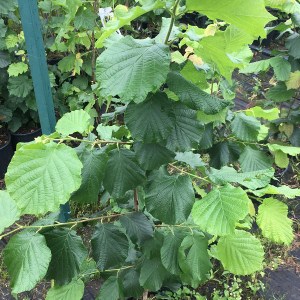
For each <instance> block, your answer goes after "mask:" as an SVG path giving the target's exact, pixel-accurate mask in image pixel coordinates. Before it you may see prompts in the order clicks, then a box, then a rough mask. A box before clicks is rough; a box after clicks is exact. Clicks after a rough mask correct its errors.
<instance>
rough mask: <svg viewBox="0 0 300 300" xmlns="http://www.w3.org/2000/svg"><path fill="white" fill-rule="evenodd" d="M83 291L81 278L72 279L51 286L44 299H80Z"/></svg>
mask: <svg viewBox="0 0 300 300" xmlns="http://www.w3.org/2000/svg"><path fill="white" fill-rule="evenodd" d="M83 293H84V283H83V281H82V280H81V279H74V280H73V281H71V282H70V283H69V284H67V285H63V286H55V287H52V288H51V289H50V290H49V291H48V293H47V296H46V300H81V299H82V297H83Z"/></svg>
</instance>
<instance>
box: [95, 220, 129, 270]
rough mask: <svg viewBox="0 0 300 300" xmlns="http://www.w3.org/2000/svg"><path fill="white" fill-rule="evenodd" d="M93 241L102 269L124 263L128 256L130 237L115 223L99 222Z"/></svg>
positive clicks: (98, 264) (97, 260)
mask: <svg viewBox="0 0 300 300" xmlns="http://www.w3.org/2000/svg"><path fill="white" fill-rule="evenodd" d="M91 243H92V253H93V257H94V259H95V261H96V263H97V266H98V268H99V269H100V271H103V270H106V269H109V268H112V267H118V266H120V265H122V264H123V263H124V261H125V259H126V258H127V256H128V248H129V243H128V239H127V237H126V235H125V234H124V233H123V232H121V231H120V230H119V228H118V227H117V226H115V225H113V224H97V225H96V229H95V232H94V234H93V236H92V240H91Z"/></svg>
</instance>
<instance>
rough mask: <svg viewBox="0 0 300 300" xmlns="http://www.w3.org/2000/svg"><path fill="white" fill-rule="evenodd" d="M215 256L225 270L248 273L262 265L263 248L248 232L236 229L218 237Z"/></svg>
mask: <svg viewBox="0 0 300 300" xmlns="http://www.w3.org/2000/svg"><path fill="white" fill-rule="evenodd" d="M216 252H217V258H218V259H219V260H220V261H221V263H222V265H223V267H224V269H225V270H228V271H229V272H231V273H233V274H235V275H249V274H252V273H254V272H257V271H260V270H261V269H262V267H263V264H262V263H263V259H264V249H263V247H262V245H261V243H260V241H259V240H258V239H257V238H255V237H254V236H253V235H251V234H250V233H249V232H246V231H241V230H236V231H235V233H234V234H232V235H226V236H223V237H221V238H220V240H219V242H218V244H217V247H216Z"/></svg>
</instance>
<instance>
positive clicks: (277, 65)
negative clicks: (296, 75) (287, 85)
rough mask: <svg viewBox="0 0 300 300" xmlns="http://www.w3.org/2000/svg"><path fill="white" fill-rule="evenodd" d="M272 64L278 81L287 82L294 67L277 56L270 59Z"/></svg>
mask: <svg viewBox="0 0 300 300" xmlns="http://www.w3.org/2000/svg"><path fill="white" fill-rule="evenodd" d="M270 63H271V66H272V67H273V69H274V73H275V76H276V78H277V80H278V81H285V80H288V79H289V77H290V73H291V69H292V67H291V64H290V63H289V62H288V61H287V60H286V59H285V58H283V57H281V56H275V57H273V58H271V59H270Z"/></svg>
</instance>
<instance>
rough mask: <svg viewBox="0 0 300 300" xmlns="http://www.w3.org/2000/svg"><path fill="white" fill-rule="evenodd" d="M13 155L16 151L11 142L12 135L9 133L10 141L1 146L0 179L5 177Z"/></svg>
mask: <svg viewBox="0 0 300 300" xmlns="http://www.w3.org/2000/svg"><path fill="white" fill-rule="evenodd" d="M13 155H14V151H13V147H12V142H11V135H10V134H9V133H8V141H7V142H6V143H5V144H4V145H2V146H0V179H3V178H4V175H5V173H6V171H7V167H8V165H9V163H10V161H11V158H12V157H13Z"/></svg>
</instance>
